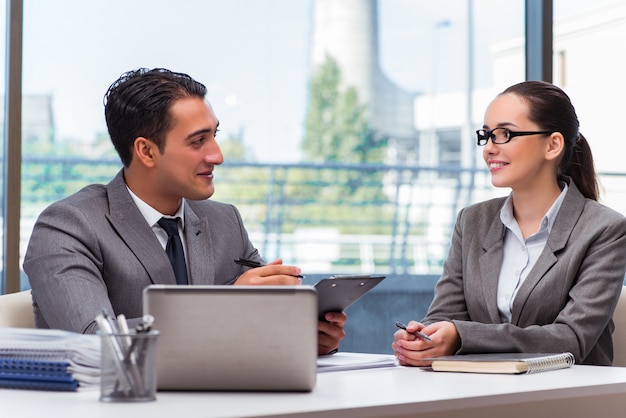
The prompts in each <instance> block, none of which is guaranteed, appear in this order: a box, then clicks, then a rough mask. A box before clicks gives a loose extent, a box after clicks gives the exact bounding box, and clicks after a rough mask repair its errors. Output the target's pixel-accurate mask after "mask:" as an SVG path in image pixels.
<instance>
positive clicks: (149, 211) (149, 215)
mask: <svg viewBox="0 0 626 418" xmlns="http://www.w3.org/2000/svg"><path fill="white" fill-rule="evenodd" d="M126 189H127V190H128V193H130V197H132V198H133V201H134V202H135V205H137V208H138V209H139V212H141V214H142V215H143V217H144V218H145V220H146V222H148V225H150V226H154V225H155V224H156V223H157V222H158V221H159V219H161V218H163V217H166V218H176V217H179V218H180V226H181V227H182V229H185V199H182V203H181V204H180V207H179V208H178V210H177V211H176V213H175V214H174V216H169V215H163V214H162V213H161V212H159V211H158V210H156V209H155V208H153V207H152V206H150V205H149V204H147V203H146V202H144V201H143V200H142V199H141V198H140V197H139V196H137V195H136V194H135V193H133V191H132V190H130V188H129V187H128V185H127V186H126Z"/></svg>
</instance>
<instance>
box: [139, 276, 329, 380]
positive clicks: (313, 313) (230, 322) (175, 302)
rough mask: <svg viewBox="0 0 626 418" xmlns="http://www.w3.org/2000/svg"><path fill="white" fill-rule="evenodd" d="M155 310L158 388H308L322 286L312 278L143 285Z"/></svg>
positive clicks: (148, 309)
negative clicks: (303, 281)
mask: <svg viewBox="0 0 626 418" xmlns="http://www.w3.org/2000/svg"><path fill="white" fill-rule="evenodd" d="M143 312H144V314H150V315H153V316H154V318H155V320H154V326H153V329H155V330H158V331H159V332H160V335H159V338H158V343H157V388H158V390H228V391H311V390H312V389H313V387H314V386H315V380H316V373H317V292H316V290H315V289H314V288H313V287H311V286H176V285H151V286H148V287H147V288H146V289H145V290H144V294H143Z"/></svg>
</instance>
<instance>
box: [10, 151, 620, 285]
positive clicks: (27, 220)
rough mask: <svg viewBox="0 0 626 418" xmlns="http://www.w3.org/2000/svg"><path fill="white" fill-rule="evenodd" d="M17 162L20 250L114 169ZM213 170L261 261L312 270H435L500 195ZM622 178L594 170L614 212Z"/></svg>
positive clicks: (390, 180)
mask: <svg viewBox="0 0 626 418" xmlns="http://www.w3.org/2000/svg"><path fill="white" fill-rule="evenodd" d="M22 166H23V169H22V178H23V180H22V222H23V223H22V241H23V242H22V245H23V246H24V248H25V244H26V242H27V240H28V237H29V236H30V230H31V229H32V225H33V223H34V221H35V219H36V216H37V215H38V214H39V212H40V211H41V210H42V209H43V208H44V207H45V206H47V205H48V204H50V203H52V202H54V201H56V200H59V199H62V198H63V197H66V196H68V195H69V194H71V193H73V192H75V191H76V190H78V189H79V188H81V187H83V186H85V185H87V184H90V183H107V182H108V181H109V180H110V179H111V178H112V177H113V176H114V175H115V174H116V173H117V171H118V170H119V169H120V163H119V161H118V160H117V159H110V160H91V159H80V158H56V157H45V158H28V157H27V158H24V160H23V165H22ZM215 173H216V177H215V184H216V193H215V195H214V196H213V199H216V200H220V201H224V202H228V203H232V204H234V205H236V206H237V207H238V208H239V210H240V211H241V214H242V217H243V219H244V222H245V224H246V227H247V229H248V231H249V233H250V238H251V239H252V241H253V243H254V244H255V245H256V246H257V248H258V249H259V251H260V252H261V254H263V256H264V257H265V258H266V259H268V260H269V259H273V258H277V257H282V258H283V259H284V260H285V262H286V263H294V264H297V265H300V266H302V268H303V269H304V270H305V271H308V272H310V273H319V274H324V273H327V272H333V273H357V272H372V271H376V272H380V273H385V274H397V275H409V276H412V275H424V274H426V275H432V274H438V273H439V272H440V271H441V265H442V262H443V259H444V257H445V255H446V253H447V247H448V243H449V238H450V232H451V231H452V227H453V224H454V221H455V217H456V214H457V212H458V210H459V209H460V208H462V207H463V206H466V205H468V204H470V203H473V202H477V201H480V200H484V199H486V198H489V197H493V196H496V195H503V194H505V193H507V191H506V190H499V189H495V188H493V187H492V186H491V184H490V176H489V174H488V173H487V172H486V170H484V169H480V170H471V169H459V168H445V167H443V168H442V167H418V166H390V165H380V164H361V165H353V164H323V165H317V164H261V163H248V162H246V163H244V162H230V163H228V164H224V165H223V166H220V167H218V168H217V169H216V171H215ZM624 177H626V174H615V173H613V174H611V173H605V174H603V175H602V176H601V181H602V184H603V186H604V189H603V190H604V194H603V196H604V197H605V203H607V204H609V206H612V207H614V208H615V209H617V210H619V211H621V212H622V213H626V181H624ZM22 253H23V252H22Z"/></svg>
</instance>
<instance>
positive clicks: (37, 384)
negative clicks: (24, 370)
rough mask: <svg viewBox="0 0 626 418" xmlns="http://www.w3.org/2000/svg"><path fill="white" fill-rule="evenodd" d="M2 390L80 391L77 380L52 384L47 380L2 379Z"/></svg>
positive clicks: (0, 384)
mask: <svg viewBox="0 0 626 418" xmlns="http://www.w3.org/2000/svg"><path fill="white" fill-rule="evenodd" d="M0 388H5V389H31V390H57V391H67V392H75V391H77V390H78V382H77V381H75V380H73V381H71V382H50V381H46V380H21V379H3V378H0Z"/></svg>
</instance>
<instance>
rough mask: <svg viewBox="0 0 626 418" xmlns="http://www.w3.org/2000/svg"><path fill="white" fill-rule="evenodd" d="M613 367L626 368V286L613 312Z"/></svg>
mask: <svg viewBox="0 0 626 418" xmlns="http://www.w3.org/2000/svg"><path fill="white" fill-rule="evenodd" d="M613 322H614V323H615V330H614V331H613V366H621V367H626V286H624V287H622V294H621V295H620V297H619V301H618V302H617V307H616V308H615V312H613Z"/></svg>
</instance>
